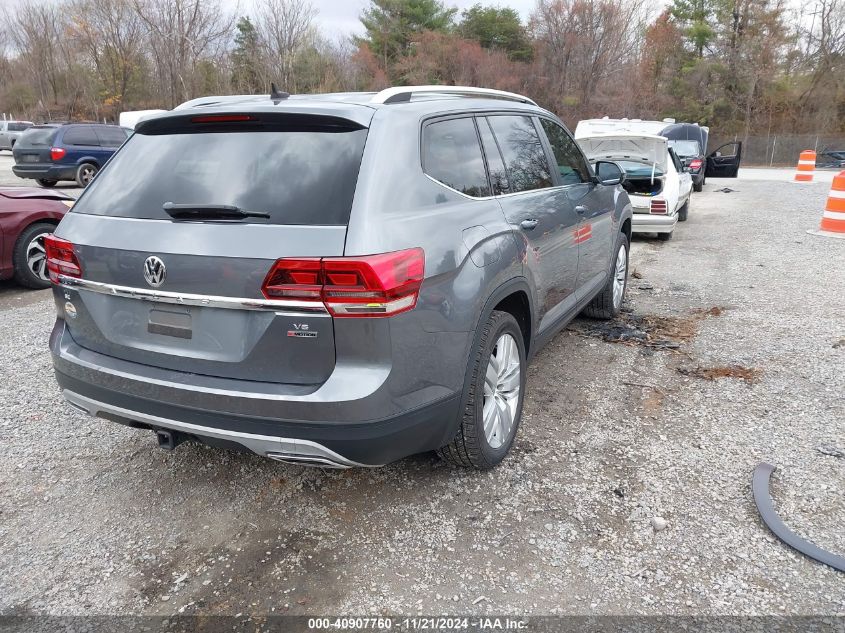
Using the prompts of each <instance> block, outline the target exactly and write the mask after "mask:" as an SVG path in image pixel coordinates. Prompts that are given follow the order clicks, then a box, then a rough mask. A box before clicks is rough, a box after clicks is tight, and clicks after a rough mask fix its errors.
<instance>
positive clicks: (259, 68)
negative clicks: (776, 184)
mask: <svg viewBox="0 0 845 633" xmlns="http://www.w3.org/2000/svg"><path fill="white" fill-rule="evenodd" d="M503 1H506V0H503ZM652 6H653V5H652V4H651V3H649V2H647V0H538V1H537V4H536V7H535V9H534V11H533V12H532V13H531V15H530V17H529V19H528V20H527V21H525V22H523V21H522V20H521V19H520V16H519V14H518V13H517V12H516V11H514V10H513V9H511V8H508V7H493V6H483V5H481V4H477V5H475V6H472V7H470V8H468V9H465V10H463V11H461V12H458V11H457V10H456V9H454V8H452V7H450V6H449V5H448V4H447V3H446V2H443V1H441V0H370V3H369V6H368V7H367V8H365V9H364V11H363V13H362V14H361V16H360V20H361V25H362V28H361V34H360V35H350V36H348V37H342V38H339V39H338V38H329V37H327V36H326V35H325V34H324V33H323V32H322V31H321V29H320V24H319V16H318V14H317V11H316V10H315V9H314V7H313V5H312V4H311V3H310V2H309V1H308V0H256V1H255V3H254V10H253V11H251V13H250V14H249V15H235V14H231V13H228V12H227V11H226V10H224V8H223V5H222V4H221V2H220V0H47V1H44V0H39V1H36V0H19V1H18V2H16V3H15V4H14V7H12V6H6V7H5V8H4V9H2V10H0V20H2V21H3V22H5V25H3V26H2V27H0V112H8V113H13V114H14V115H15V116H18V117H21V118H30V119H33V120H38V121H44V120H82V119H93V120H102V119H107V120H111V121H114V120H116V119H117V115H118V114H119V113H120V112H121V111H124V110H134V109H146V108H172V107H174V106H175V105H178V104H179V103H181V102H183V101H186V100H188V99H191V98H194V97H197V96H202V95H207V94H230V93H234V94H238V93H261V92H267V91H268V90H269V85H270V82H271V81H274V82H276V83H277V85H279V86H280V87H281V88H283V89H285V90H287V91H289V92H299V93H307V92H336V91H351V90H378V89H380V88H383V87H386V86H389V85H397V84H399V85H401V84H460V85H474V86H484V87H490V88H498V89H503V90H511V91H516V92H521V93H525V94H528V95H530V96H532V97H533V98H534V99H535V100H536V101H538V103H540V104H541V105H543V106H544V107H546V108H548V109H550V110H552V111H554V112H556V113H557V114H559V115H560V116H561V117H562V118H563V119H564V121H566V122H567V123H568V124H570V125H574V123H575V122H577V121H578V120H579V119H581V118H586V117H596V116H604V115H609V116H612V117H621V116H627V117H641V118H663V117H674V118H676V119H678V120H684V121H694V122H699V123H702V124H706V125H710V126H711V127H713V128H715V129H716V130H717V131H718V132H719V133H721V134H737V135H746V136H747V135H749V134H770V133H784V132H796V133H797V132H811V133H817V132H824V133H828V134H835V133H843V132H845V0H810V2H809V3H804V4H803V5H802V6H800V7H797V6H793V5H790V4H787V0H672V2H671V3H670V4H669V5H668V6H667V7H666V9H665V10H663V11H662V12H661V13H659V14H655V13H654V11H653V9H652V8H651V7H652Z"/></svg>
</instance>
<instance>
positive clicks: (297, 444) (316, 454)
mask: <svg viewBox="0 0 845 633" xmlns="http://www.w3.org/2000/svg"><path fill="white" fill-rule="evenodd" d="M62 395H63V396H64V398H65V400H67V401H68V402H69V403H70V404H71V405H72V406H73V407H75V408H77V409H84V410H85V411H86V412H87V413H88V415H91V416H94V417H99V414H100V413H103V412H105V413H110V414H112V415H116V416H119V417H122V418H127V419H129V420H135V421H136V422H143V423H144V424H149V425H150V426H155V427H161V428H166V429H171V430H175V431H182V432H184V433H189V434H191V435H202V436H206V437H214V438H218V439H223V440H228V441H231V442H237V443H238V444H240V445H241V446H244V447H246V448H248V449H249V450H251V451H252V452H253V453H256V454H258V455H261V456H263V457H269V458H270V459H275V460H277V461H286V462H291V463H294V462H295V463H300V464H303V465H306V466H312V465H316V466H334V467H335V468H353V467H360V468H377V467H378V466H380V465H381V464H378V465H370V464H360V463H358V462H354V461H352V460H351V459H347V458H345V457H343V455H339V454H338V453H335V452H334V451H333V450H331V449H330V448H326V447H325V446H323V445H322V444H318V443H317V442H312V441H311V440H300V439H291V438H286V437H276V436H273V435H254V434H252V433H240V432H238V431H229V430H226V429H216V428H212V427H208V426H200V425H198V424H190V423H188V422H179V421H177V420H171V419H169V418H160V417H158V416H155V415H149V414H147V413H140V412H138V411H132V410H130V409H124V408H123V407H117V406H114V405H111V404H106V403H104V402H99V401H97V400H93V399H91V398H87V397H85V396H82V395H80V394H78V393H76V392H74V391H70V390H68V389H65V390H63V391H62Z"/></svg>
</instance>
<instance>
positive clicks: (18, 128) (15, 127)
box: [9, 123, 32, 132]
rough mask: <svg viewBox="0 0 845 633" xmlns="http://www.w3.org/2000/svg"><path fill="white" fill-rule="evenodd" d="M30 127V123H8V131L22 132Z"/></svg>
mask: <svg viewBox="0 0 845 633" xmlns="http://www.w3.org/2000/svg"><path fill="white" fill-rule="evenodd" d="M30 127H32V124H31V123H9V131H10V132H23V131H24V130H27V129H29V128H30Z"/></svg>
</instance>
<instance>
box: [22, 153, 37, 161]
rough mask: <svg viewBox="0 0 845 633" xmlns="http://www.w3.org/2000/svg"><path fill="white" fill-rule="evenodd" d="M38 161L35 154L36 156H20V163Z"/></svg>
mask: <svg viewBox="0 0 845 633" xmlns="http://www.w3.org/2000/svg"><path fill="white" fill-rule="evenodd" d="M38 160H39V156H38V155H37V154H36V155H33V154H24V155H23V156H21V162H22V163H37V162H38Z"/></svg>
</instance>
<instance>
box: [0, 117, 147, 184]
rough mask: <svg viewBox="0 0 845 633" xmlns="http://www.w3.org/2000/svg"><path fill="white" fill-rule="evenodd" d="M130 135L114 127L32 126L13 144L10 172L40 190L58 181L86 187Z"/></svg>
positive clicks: (78, 125) (74, 125)
mask: <svg viewBox="0 0 845 633" xmlns="http://www.w3.org/2000/svg"><path fill="white" fill-rule="evenodd" d="M130 134H131V130H127V129H125V128H122V127H119V126H117V125H101V124H98V123H67V124H64V125H55V124H47V125H35V126H33V127H31V128H29V129H28V130H27V131H26V132H24V133H23V134H22V135H21V138H20V140H18V142H17V143H15V147H14V150H13V152H12V153H13V154H14V157H15V164H14V166H13V167H12V171H13V172H14V173H15V175H16V176H18V177H19V178H32V179H34V180H35V181H36V182H38V184H39V185H41V186H42V187H53V186H55V185H56V183H57V182H59V181H60V180H75V181H76V183H77V184H78V185H79V186H80V187H86V186H88V183H89V182H91V179H92V178H93V177H94V175H95V174H96V173H97V172H98V171H99V170H100V168H101V167H102V166H103V165H104V164H105V162H106V161H107V160H108V159H109V158H111V155H112V154H114V152H115V150H117V148H118V147H120V146H121V145H122V144H123V141H125V140H126V139H127V137H128V136H129V135H130Z"/></svg>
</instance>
